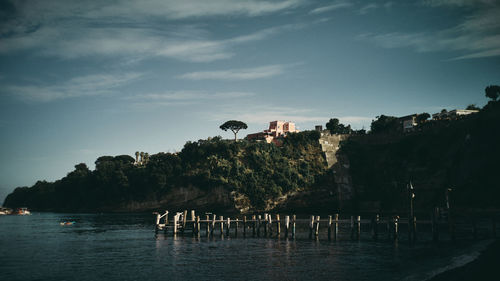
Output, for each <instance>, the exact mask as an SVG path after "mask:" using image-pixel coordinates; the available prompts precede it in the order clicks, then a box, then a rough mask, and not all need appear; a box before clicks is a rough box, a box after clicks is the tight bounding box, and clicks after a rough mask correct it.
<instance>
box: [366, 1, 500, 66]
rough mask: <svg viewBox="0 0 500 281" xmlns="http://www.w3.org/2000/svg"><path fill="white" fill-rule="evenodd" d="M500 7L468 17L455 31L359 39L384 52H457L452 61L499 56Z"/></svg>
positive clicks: (446, 30) (399, 33)
mask: <svg viewBox="0 0 500 281" xmlns="http://www.w3.org/2000/svg"><path fill="white" fill-rule="evenodd" d="M499 14H500V6H499V5H496V6H489V7H488V8H487V9H486V8H485V9H479V10H477V11H474V12H473V13H472V14H471V15H469V16H468V17H467V18H466V19H465V20H464V21H462V22H460V23H459V24H458V25H456V26H455V27H452V28H448V29H444V30H438V31H434V32H432V31H428V32H419V33H404V32H393V33H385V34H362V35H359V36H358V38H359V39H361V40H367V41H371V42H374V43H375V44H377V45H379V46H380V47H383V48H403V47H408V48H413V49H414V50H415V51H417V52H437V51H456V52H461V53H463V54H462V55H458V56H456V57H452V58H450V59H452V60H460V59H472V58H483V57H493V56H499V55H500V21H499V20H498V15H499Z"/></svg>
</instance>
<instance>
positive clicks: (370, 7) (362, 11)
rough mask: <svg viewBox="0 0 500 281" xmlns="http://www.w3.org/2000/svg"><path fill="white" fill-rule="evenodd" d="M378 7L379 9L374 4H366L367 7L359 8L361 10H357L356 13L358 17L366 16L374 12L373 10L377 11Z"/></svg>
mask: <svg viewBox="0 0 500 281" xmlns="http://www.w3.org/2000/svg"><path fill="white" fill-rule="evenodd" d="M378 7H379V6H378V4H376V3H370V4H368V5H365V6H363V7H361V9H359V11H358V13H359V14H360V15H366V14H368V13H369V12H370V11H371V10H375V9H377V8H378Z"/></svg>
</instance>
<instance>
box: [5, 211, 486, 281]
mask: <svg viewBox="0 0 500 281" xmlns="http://www.w3.org/2000/svg"><path fill="white" fill-rule="evenodd" d="M154 221H155V216H154V215H152V214H151V213H141V214H60V213H33V214H32V215H30V216H15V215H4V216H0V280H5V281H15V280H120V281H123V280H144V281H150V280H273V281H275V280H338V281H348V280H371V281H373V280H384V281H387V280H409V281H410V280H427V279H429V278H431V277H432V276H435V275H436V274H438V273H440V272H443V271H446V270H449V269H452V268H454V267H457V266H461V265H463V264H465V263H467V262H470V261H472V260H474V259H475V258H477V257H478V255H479V253H480V251H482V250H483V249H485V248H486V247H487V246H488V244H489V243H490V241H488V240H483V241H479V242H472V241H462V242H455V243H451V242H447V241H443V242H439V243H433V242H431V241H427V240H422V241H417V242H416V243H415V244H413V245H410V243H407V242H405V241H404V240H403V241H399V242H394V241H393V240H391V239H385V238H384V237H383V233H381V237H380V239H378V241H376V242H375V241H372V240H371V239H369V238H368V237H363V236H362V237H361V239H360V240H359V241H353V240H351V239H349V238H348V237H339V238H340V240H339V241H336V242H333V241H328V239H326V238H325V237H324V235H322V236H320V237H319V239H314V240H310V239H308V237H307V235H302V236H301V235H297V237H296V238H294V239H291V238H284V237H283V235H282V236H281V237H280V238H276V237H272V238H271V237H265V238H264V237H252V236H251V235H247V237H243V235H242V229H240V230H239V233H238V236H237V237H235V235H234V233H230V235H229V237H227V236H225V235H222V236H221V235H219V234H217V231H216V234H215V235H213V236H209V237H207V236H206V235H204V233H203V232H202V233H201V235H200V237H193V236H192V235H191V234H186V235H184V236H182V235H178V236H175V237H174V236H173V235H171V234H168V233H167V234H166V235H165V234H164V233H159V234H155V231H154ZM61 222H74V223H73V224H71V225H61ZM240 227H241V226H240ZM297 233H298V234H299V233H302V232H301V230H300V229H298V230H297Z"/></svg>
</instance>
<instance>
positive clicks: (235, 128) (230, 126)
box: [219, 120, 248, 141]
mask: <svg viewBox="0 0 500 281" xmlns="http://www.w3.org/2000/svg"><path fill="white" fill-rule="evenodd" d="M219 128H220V129H221V130H224V131H227V130H231V131H232V132H233V134H234V141H237V137H236V134H238V132H239V131H240V130H241V129H246V128H248V126H247V124H245V123H243V122H241V121H237V120H229V121H227V122H226V123H224V124H222V125H220V127H219Z"/></svg>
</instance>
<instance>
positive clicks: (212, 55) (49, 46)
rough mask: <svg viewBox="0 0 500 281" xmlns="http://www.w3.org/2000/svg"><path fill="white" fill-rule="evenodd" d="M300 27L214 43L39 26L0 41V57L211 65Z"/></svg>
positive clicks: (185, 35) (190, 31)
mask: <svg viewBox="0 0 500 281" xmlns="http://www.w3.org/2000/svg"><path fill="white" fill-rule="evenodd" d="M303 27H305V25H303V24H286V25H282V26H275V27H271V28H266V29H262V30H258V31H256V32H253V33H249V34H246V35H239V36H235V37H231V38H227V39H218V40H213V39H210V38H208V35H207V32H206V31H204V30H201V29H199V28H193V27H182V26H181V27H178V26H174V27H171V28H168V27H167V28H163V29H162V30H157V29H155V28H152V29H151V28H150V27H146V28H144V27H133V28H131V27H129V28H123V27H108V28H105V27H99V28H93V27H82V26H73V27H57V28H55V27H50V26H49V27H45V26H42V27H39V28H37V29H36V30H34V31H33V32H29V33H23V34H19V35H18V36H11V37H6V38H3V39H1V43H2V44H0V53H11V52H17V51H20V50H27V49H30V50H34V52H35V53H38V54H40V55H44V56H52V57H60V58H64V59H73V58H78V57H86V56H92V55H100V56H123V55H124V56H126V57H127V60H129V61H130V60H132V61H137V60H140V59H141V58H145V57H168V58H173V59H177V60H182V61H191V62H212V61H216V60H222V59H228V58H231V57H232V56H234V53H233V52H232V49H233V48H234V47H235V46H237V45H240V44H245V43H249V42H252V41H258V40H263V39H266V38H268V37H270V36H273V35H275V34H277V33H280V32H286V31H291V30H297V29H300V28H303ZM179 29H181V31H182V32H181V33H179V32H180V31H179Z"/></svg>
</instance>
